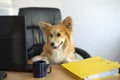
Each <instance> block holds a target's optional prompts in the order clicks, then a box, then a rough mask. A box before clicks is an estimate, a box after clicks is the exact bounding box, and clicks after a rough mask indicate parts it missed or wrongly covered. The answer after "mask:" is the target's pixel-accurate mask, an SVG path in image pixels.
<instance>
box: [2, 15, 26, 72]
mask: <svg viewBox="0 0 120 80" xmlns="http://www.w3.org/2000/svg"><path fill="white" fill-rule="evenodd" d="M25 30H26V28H25V18H24V16H0V70H17V71H22V70H23V71H24V70H25V69H26V64H27V59H26V58H27V56H26V40H25Z"/></svg>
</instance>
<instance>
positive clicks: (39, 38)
mask: <svg viewBox="0 0 120 80" xmlns="http://www.w3.org/2000/svg"><path fill="white" fill-rule="evenodd" d="M18 15H19V16H21V15H22V16H25V24H26V27H27V31H26V43H27V44H26V46H27V49H28V57H29V59H30V58H31V57H33V56H35V55H39V54H40V53H41V52H42V47H43V44H44V38H43V33H42V31H41V30H40V28H39V27H38V25H39V22H48V23H50V24H52V25H55V24H58V23H59V22H60V21H61V12H60V10H59V9H58V8H44V7H27V8H20V9H19V13H18Z"/></svg>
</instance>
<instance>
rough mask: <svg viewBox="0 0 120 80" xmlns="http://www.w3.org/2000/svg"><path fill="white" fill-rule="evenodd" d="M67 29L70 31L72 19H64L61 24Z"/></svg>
mask: <svg viewBox="0 0 120 80" xmlns="http://www.w3.org/2000/svg"><path fill="white" fill-rule="evenodd" d="M62 23H63V24H64V25H65V26H66V28H67V29H69V30H72V18H71V17H70V16H68V17H66V18H65V19H64V20H63V22H62Z"/></svg>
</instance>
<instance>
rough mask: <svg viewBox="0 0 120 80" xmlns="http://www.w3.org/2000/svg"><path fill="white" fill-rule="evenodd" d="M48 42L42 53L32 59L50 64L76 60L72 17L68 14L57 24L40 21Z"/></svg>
mask: <svg viewBox="0 0 120 80" xmlns="http://www.w3.org/2000/svg"><path fill="white" fill-rule="evenodd" d="M39 26H40V28H41V29H42V31H43V32H44V36H45V40H46V43H45V45H44V46H43V52H42V53H41V55H38V56H35V57H33V58H32V61H33V62H34V61H37V60H44V61H46V62H47V63H50V64H61V63H66V62H71V61H75V60H76V56H75V53H74V52H75V50H74V44H73V39H72V31H73V30H72V29H73V25H72V18H71V17H70V16H68V17H67V18H65V19H64V20H63V21H62V22H60V23H59V24H57V25H51V24H49V23H45V22H40V24H39Z"/></svg>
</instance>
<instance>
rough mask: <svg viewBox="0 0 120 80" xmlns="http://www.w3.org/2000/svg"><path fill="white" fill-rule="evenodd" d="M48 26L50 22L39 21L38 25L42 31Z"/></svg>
mask: <svg viewBox="0 0 120 80" xmlns="http://www.w3.org/2000/svg"><path fill="white" fill-rule="evenodd" d="M50 26H51V24H49V23H45V22H40V23H39V27H40V28H41V29H43V30H44V31H46V30H47V29H48V28H49V27H50Z"/></svg>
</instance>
